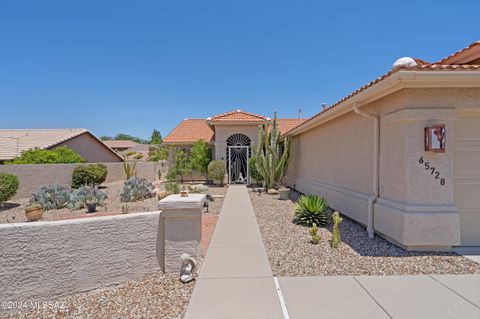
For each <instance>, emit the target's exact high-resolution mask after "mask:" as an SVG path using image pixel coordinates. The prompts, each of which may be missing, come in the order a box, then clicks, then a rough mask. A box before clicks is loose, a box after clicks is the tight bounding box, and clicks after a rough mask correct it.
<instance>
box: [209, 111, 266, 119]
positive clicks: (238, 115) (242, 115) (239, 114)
mask: <svg viewBox="0 0 480 319" xmlns="http://www.w3.org/2000/svg"><path fill="white" fill-rule="evenodd" d="M208 120H209V121H211V122H224V121H225V122H262V121H266V120H268V118H266V117H265V116H263V115H259V114H255V113H250V112H246V111H243V110H235V111H230V112H226V113H222V114H218V115H215V116H213V117H211V118H208Z"/></svg>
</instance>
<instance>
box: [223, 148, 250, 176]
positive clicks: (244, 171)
mask: <svg viewBox="0 0 480 319" xmlns="http://www.w3.org/2000/svg"><path fill="white" fill-rule="evenodd" d="M249 157H250V146H228V182H229V183H233V184H237V183H241V184H249V173H248V159H249Z"/></svg>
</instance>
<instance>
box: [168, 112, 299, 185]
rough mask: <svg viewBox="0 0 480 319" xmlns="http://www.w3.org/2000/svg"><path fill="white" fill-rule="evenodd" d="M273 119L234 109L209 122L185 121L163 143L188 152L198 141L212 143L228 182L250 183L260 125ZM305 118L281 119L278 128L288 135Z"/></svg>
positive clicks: (205, 120)
mask: <svg viewBox="0 0 480 319" xmlns="http://www.w3.org/2000/svg"><path fill="white" fill-rule="evenodd" d="M268 121H270V118H268V117H266V116H263V115H259V114H254V113H250V112H246V111H243V110H234V111H230V112H226V113H223V114H219V115H215V116H212V117H208V118H206V119H185V120H183V121H182V122H180V124H178V125H177V127H175V128H174V129H173V130H172V131H171V132H170V134H168V135H167V136H166V137H165V139H164V140H163V142H164V143H165V144H167V145H175V146H178V147H181V148H184V149H189V148H191V147H192V145H193V144H194V143H195V142H196V141H198V140H204V141H206V142H208V143H209V145H210V147H211V149H212V155H213V159H215V160H222V161H225V163H226V165H227V176H228V181H229V182H231V183H238V182H245V183H249V173H248V158H249V157H250V156H251V154H252V150H251V146H252V145H254V144H255V143H256V142H257V138H258V136H257V135H258V134H257V129H258V126H259V125H262V124H265V123H266V122H268ZM303 122H304V120H302V119H291V118H280V119H278V128H279V130H280V131H281V132H287V131H289V130H291V129H292V128H294V127H296V126H298V125H300V124H301V123H303Z"/></svg>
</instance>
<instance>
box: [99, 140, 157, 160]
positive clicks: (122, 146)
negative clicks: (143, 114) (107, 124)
mask: <svg viewBox="0 0 480 319" xmlns="http://www.w3.org/2000/svg"><path fill="white" fill-rule="evenodd" d="M103 143H105V144H106V145H107V146H108V147H110V148H111V149H113V150H114V151H115V152H117V153H118V154H120V155H121V156H123V155H124V154H127V153H129V152H134V153H137V154H141V155H143V157H142V159H141V161H144V162H145V161H148V158H149V153H150V148H151V147H152V146H153V145H150V144H140V143H137V142H134V141H129V140H107V141H103Z"/></svg>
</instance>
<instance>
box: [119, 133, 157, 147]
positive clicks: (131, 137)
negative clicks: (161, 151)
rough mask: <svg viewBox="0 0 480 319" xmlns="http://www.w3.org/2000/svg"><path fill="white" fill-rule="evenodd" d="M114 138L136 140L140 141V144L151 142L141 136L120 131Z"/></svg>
mask: <svg viewBox="0 0 480 319" xmlns="http://www.w3.org/2000/svg"><path fill="white" fill-rule="evenodd" d="M114 140H122V141H134V142H136V143H140V144H148V143H149V142H150V141H146V140H143V139H141V138H139V137H136V136H132V135H128V134H125V133H118V134H117V135H115V138H114Z"/></svg>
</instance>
